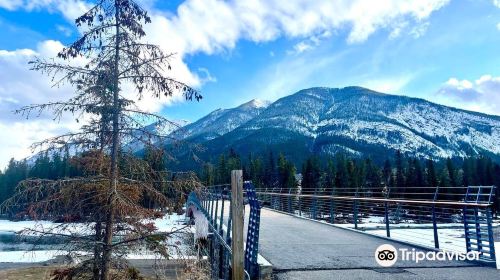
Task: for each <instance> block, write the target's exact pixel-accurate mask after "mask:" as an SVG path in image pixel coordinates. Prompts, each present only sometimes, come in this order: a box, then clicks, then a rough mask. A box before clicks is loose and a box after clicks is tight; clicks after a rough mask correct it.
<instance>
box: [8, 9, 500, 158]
mask: <svg viewBox="0 0 500 280" xmlns="http://www.w3.org/2000/svg"><path fill="white" fill-rule="evenodd" d="M139 2H141V3H142V4H143V5H144V6H145V7H147V9H148V10H150V11H151V14H152V15H153V23H152V24H150V25H149V26H147V27H146V31H147V32H148V36H147V40H148V41H150V42H153V43H157V44H159V45H160V46H161V47H163V48H164V49H165V50H167V51H172V52H175V53H176V57H175V59H174V61H172V65H173V66H174V70H173V71H174V72H175V73H173V74H172V75H173V76H174V77H176V78H178V79H181V80H183V81H185V82H187V83H189V84H191V85H193V86H195V87H196V88H198V89H199V90H200V91H201V93H202V94H203V96H204V99H203V100H202V101H201V102H199V103H196V102H183V101H182V98H180V97H178V96H176V97H174V98H172V99H171V100H161V101H158V100H154V99H148V100H145V101H144V102H143V105H144V106H145V107H146V108H147V109H150V110H151V111H155V112H161V113H162V114H164V115H166V116H168V117H170V118H172V119H176V120H181V119H182V120H188V121H194V120H196V119H198V118H199V117H202V116H203V115H206V114H207V113H209V112H211V111H213V110H215V109H217V108H228V107H234V106H237V105H239V104H241V103H243V102H246V101H248V100H251V99H253V98H259V99H266V100H271V101H273V100H276V99H277V98H280V97H282V96H285V95H289V94H292V93H294V92H296V91H298V90H300V89H303V88H307V87H313V86H328V87H343V86H349V85H360V86H365V87H369V88H372V89H375V90H379V91H382V92H386V93H393V94H401V95H408V96H413V97H420V98H425V99H427V100H430V101H433V102H437V103H440V104H445V105H449V106H454V107H459V108H464V109H469V110H475V111H480V112H484V113H489V114H496V115H500V67H499V65H500V55H499V54H500V47H499V46H500V0H474V1H472V0H415V1H398V0H384V1H368V0H352V1H342V0H339V1H306V0H290V1H285V2H283V1H278V0H265V1H264V0H260V1H248V0H247V1H243V0H230V1H219V0H186V1H160V0H158V1H154V0H143V1H139ZM89 3H90V2H85V1H80V0H60V1H58V0H0V30H2V36H0V130H4V131H5V130H9V131H12V136H13V139H10V138H9V139H3V140H0V147H1V148H0V167H1V166H4V165H5V163H6V161H7V160H8V158H10V157H12V156H15V157H16V158H22V157H24V156H26V155H27V154H28V150H27V146H28V145H29V143H30V142H32V141H36V140H39V139H41V138H43V137H50V136H51V135H56V134H57V133H59V132H60V131H62V130H65V129H70V130H71V129H74V128H75V126H74V124H73V123H71V122H70V121H67V122H66V121H65V120H63V121H62V123H51V122H50V121H51V120H50V119H49V118H45V119H44V118H43V117H42V118H41V119H38V120H24V119H22V118H19V117H16V116H12V114H11V113H10V111H11V110H12V109H14V108H16V107H19V106H22V105H27V104H30V103H39V102H44V101H49V100H59V99H63V98H64V97H67V96H69V95H70V94H71V89H69V88H62V89H57V88H51V87H50V84H48V81H47V79H46V78H42V77H40V76H37V75H36V73H30V72H29V71H28V70H27V68H28V66H27V65H26V62H27V61H28V60H29V58H30V57H32V56H34V55H39V56H47V57H50V56H53V55H54V54H55V53H57V51H58V50H59V49H60V48H61V47H62V46H63V45H65V44H68V43H70V42H72V40H74V39H75V38H76V36H78V34H79V31H78V30H77V29H75V27H74V26H73V21H72V19H73V18H75V16H77V15H79V14H81V13H82V12H83V11H84V10H85V9H86V8H87V7H89V5H90V4H89ZM28 81H29V83H28Z"/></svg>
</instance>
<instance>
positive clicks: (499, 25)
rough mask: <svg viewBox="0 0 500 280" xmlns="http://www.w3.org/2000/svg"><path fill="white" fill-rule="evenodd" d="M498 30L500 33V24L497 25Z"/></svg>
mask: <svg viewBox="0 0 500 280" xmlns="http://www.w3.org/2000/svg"><path fill="white" fill-rule="evenodd" d="M497 29H498V31H500V22H499V23H497Z"/></svg>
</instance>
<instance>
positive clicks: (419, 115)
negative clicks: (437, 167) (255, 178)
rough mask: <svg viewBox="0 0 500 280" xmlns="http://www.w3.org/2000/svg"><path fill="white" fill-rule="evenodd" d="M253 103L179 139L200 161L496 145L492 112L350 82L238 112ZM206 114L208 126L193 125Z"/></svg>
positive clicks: (452, 152)
mask: <svg viewBox="0 0 500 280" xmlns="http://www.w3.org/2000/svg"><path fill="white" fill-rule="evenodd" d="M253 103H256V102H253V100H252V101H250V102H247V103H244V104H242V105H240V106H238V107H235V108H231V109H221V110H222V111H220V113H218V114H220V116H218V117H213V116H211V115H212V114H214V112H217V110H216V111H213V112H212V113H210V114H208V115H207V116H205V117H203V118H201V119H200V120H198V121H196V122H194V123H191V124H190V125H188V126H186V127H187V128H188V129H190V130H189V131H190V133H189V134H187V135H186V137H183V138H182V139H186V140H190V141H194V142H196V143H199V144H201V145H203V146H205V147H206V148H207V149H206V150H207V152H206V153H205V155H204V157H205V158H207V157H210V156H211V155H210V154H219V153H222V152H224V151H225V150H227V149H230V148H233V149H235V150H236V151H238V152H240V153H242V154H247V153H262V152H265V151H266V150H276V151H279V152H283V153H285V154H286V155H288V156H290V157H291V158H292V159H295V160H297V161H300V160H301V159H302V158H303V155H304V154H327V155H332V154H335V153H337V152H347V153H350V154H353V155H359V156H378V157H380V156H382V155H384V156H385V155H387V154H390V153H393V152H394V151H395V150H400V151H402V152H403V153H406V154H410V155H413V156H418V157H428V158H429V157H433V158H434V157H437V158H446V157H455V156H458V157H464V156H467V155H470V154H480V153H488V154H493V155H495V156H499V155H500V145H498V144H495V143H499V142H500V116H496V115H488V114H484V113H479V112H472V111H467V110H463V109H459V108H454V107H450V106H445V105H440V104H436V103H433V102H430V101H427V100H425V99H422V98H414V97H408V96H403V95H393V94H386V93H381V92H377V91H373V90H370V89H366V88H363V87H358V86H350V87H344V88H328V87H312V88H308V89H303V90H300V91H298V92H296V93H294V94H291V95H288V96H285V97H282V98H280V99H278V100H276V101H274V102H272V103H269V104H267V103H266V106H262V107H259V106H256V105H255V104H254V105H253V106H252V105H250V106H248V107H249V108H248V109H246V110H244V109H242V106H243V105H245V104H247V105H248V104H253ZM257 103H258V102H257ZM243 108H245V106H243ZM235 116H237V117H235ZM207 117H208V119H209V120H210V121H211V123H210V126H201V125H200V124H202V123H203V122H204V121H203V120H204V119H205V121H206V118H207ZM221 122H222V123H221ZM198 126H199V127H202V128H203V129H198V130H196V129H195V128H197V127H198ZM186 127H185V128H186ZM203 135H205V136H203ZM207 135H208V136H210V137H206V136H207ZM200 136H201V137H200Z"/></svg>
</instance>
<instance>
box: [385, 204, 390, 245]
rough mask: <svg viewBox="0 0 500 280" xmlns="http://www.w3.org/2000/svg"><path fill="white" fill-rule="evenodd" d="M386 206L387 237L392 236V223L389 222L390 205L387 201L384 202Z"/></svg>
mask: <svg viewBox="0 0 500 280" xmlns="http://www.w3.org/2000/svg"><path fill="white" fill-rule="evenodd" d="M384 204H385V205H384V208H385V211H384V212H385V213H384V214H385V231H386V233H387V237H391V229H390V223H389V205H388V203H387V201H386V202H385V203H384Z"/></svg>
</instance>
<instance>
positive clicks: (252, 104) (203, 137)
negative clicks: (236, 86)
mask: <svg viewBox="0 0 500 280" xmlns="http://www.w3.org/2000/svg"><path fill="white" fill-rule="evenodd" d="M268 105H269V102H268V101H262V100H258V99H253V100H251V101H249V102H247V103H244V104H242V105H240V106H238V107H236V108H231V109H217V110H215V111H213V112H211V113H210V114H208V115H206V116H205V117H203V118H201V119H199V120H198V121H196V122H193V123H191V124H188V125H186V126H184V127H182V128H181V129H179V130H177V131H176V132H175V133H174V134H175V138H177V139H187V138H189V139H190V140H191V141H195V142H203V141H208V140H212V139H214V138H217V137H219V136H222V135H224V134H226V133H228V132H230V131H232V130H234V129H236V128H237V127H239V126H241V125H243V124H245V123H246V122H247V121H249V120H251V119H253V118H255V117H257V116H258V115H259V114H260V113H261V112H262V111H263V110H264V109H266V107H267V106H268Z"/></svg>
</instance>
